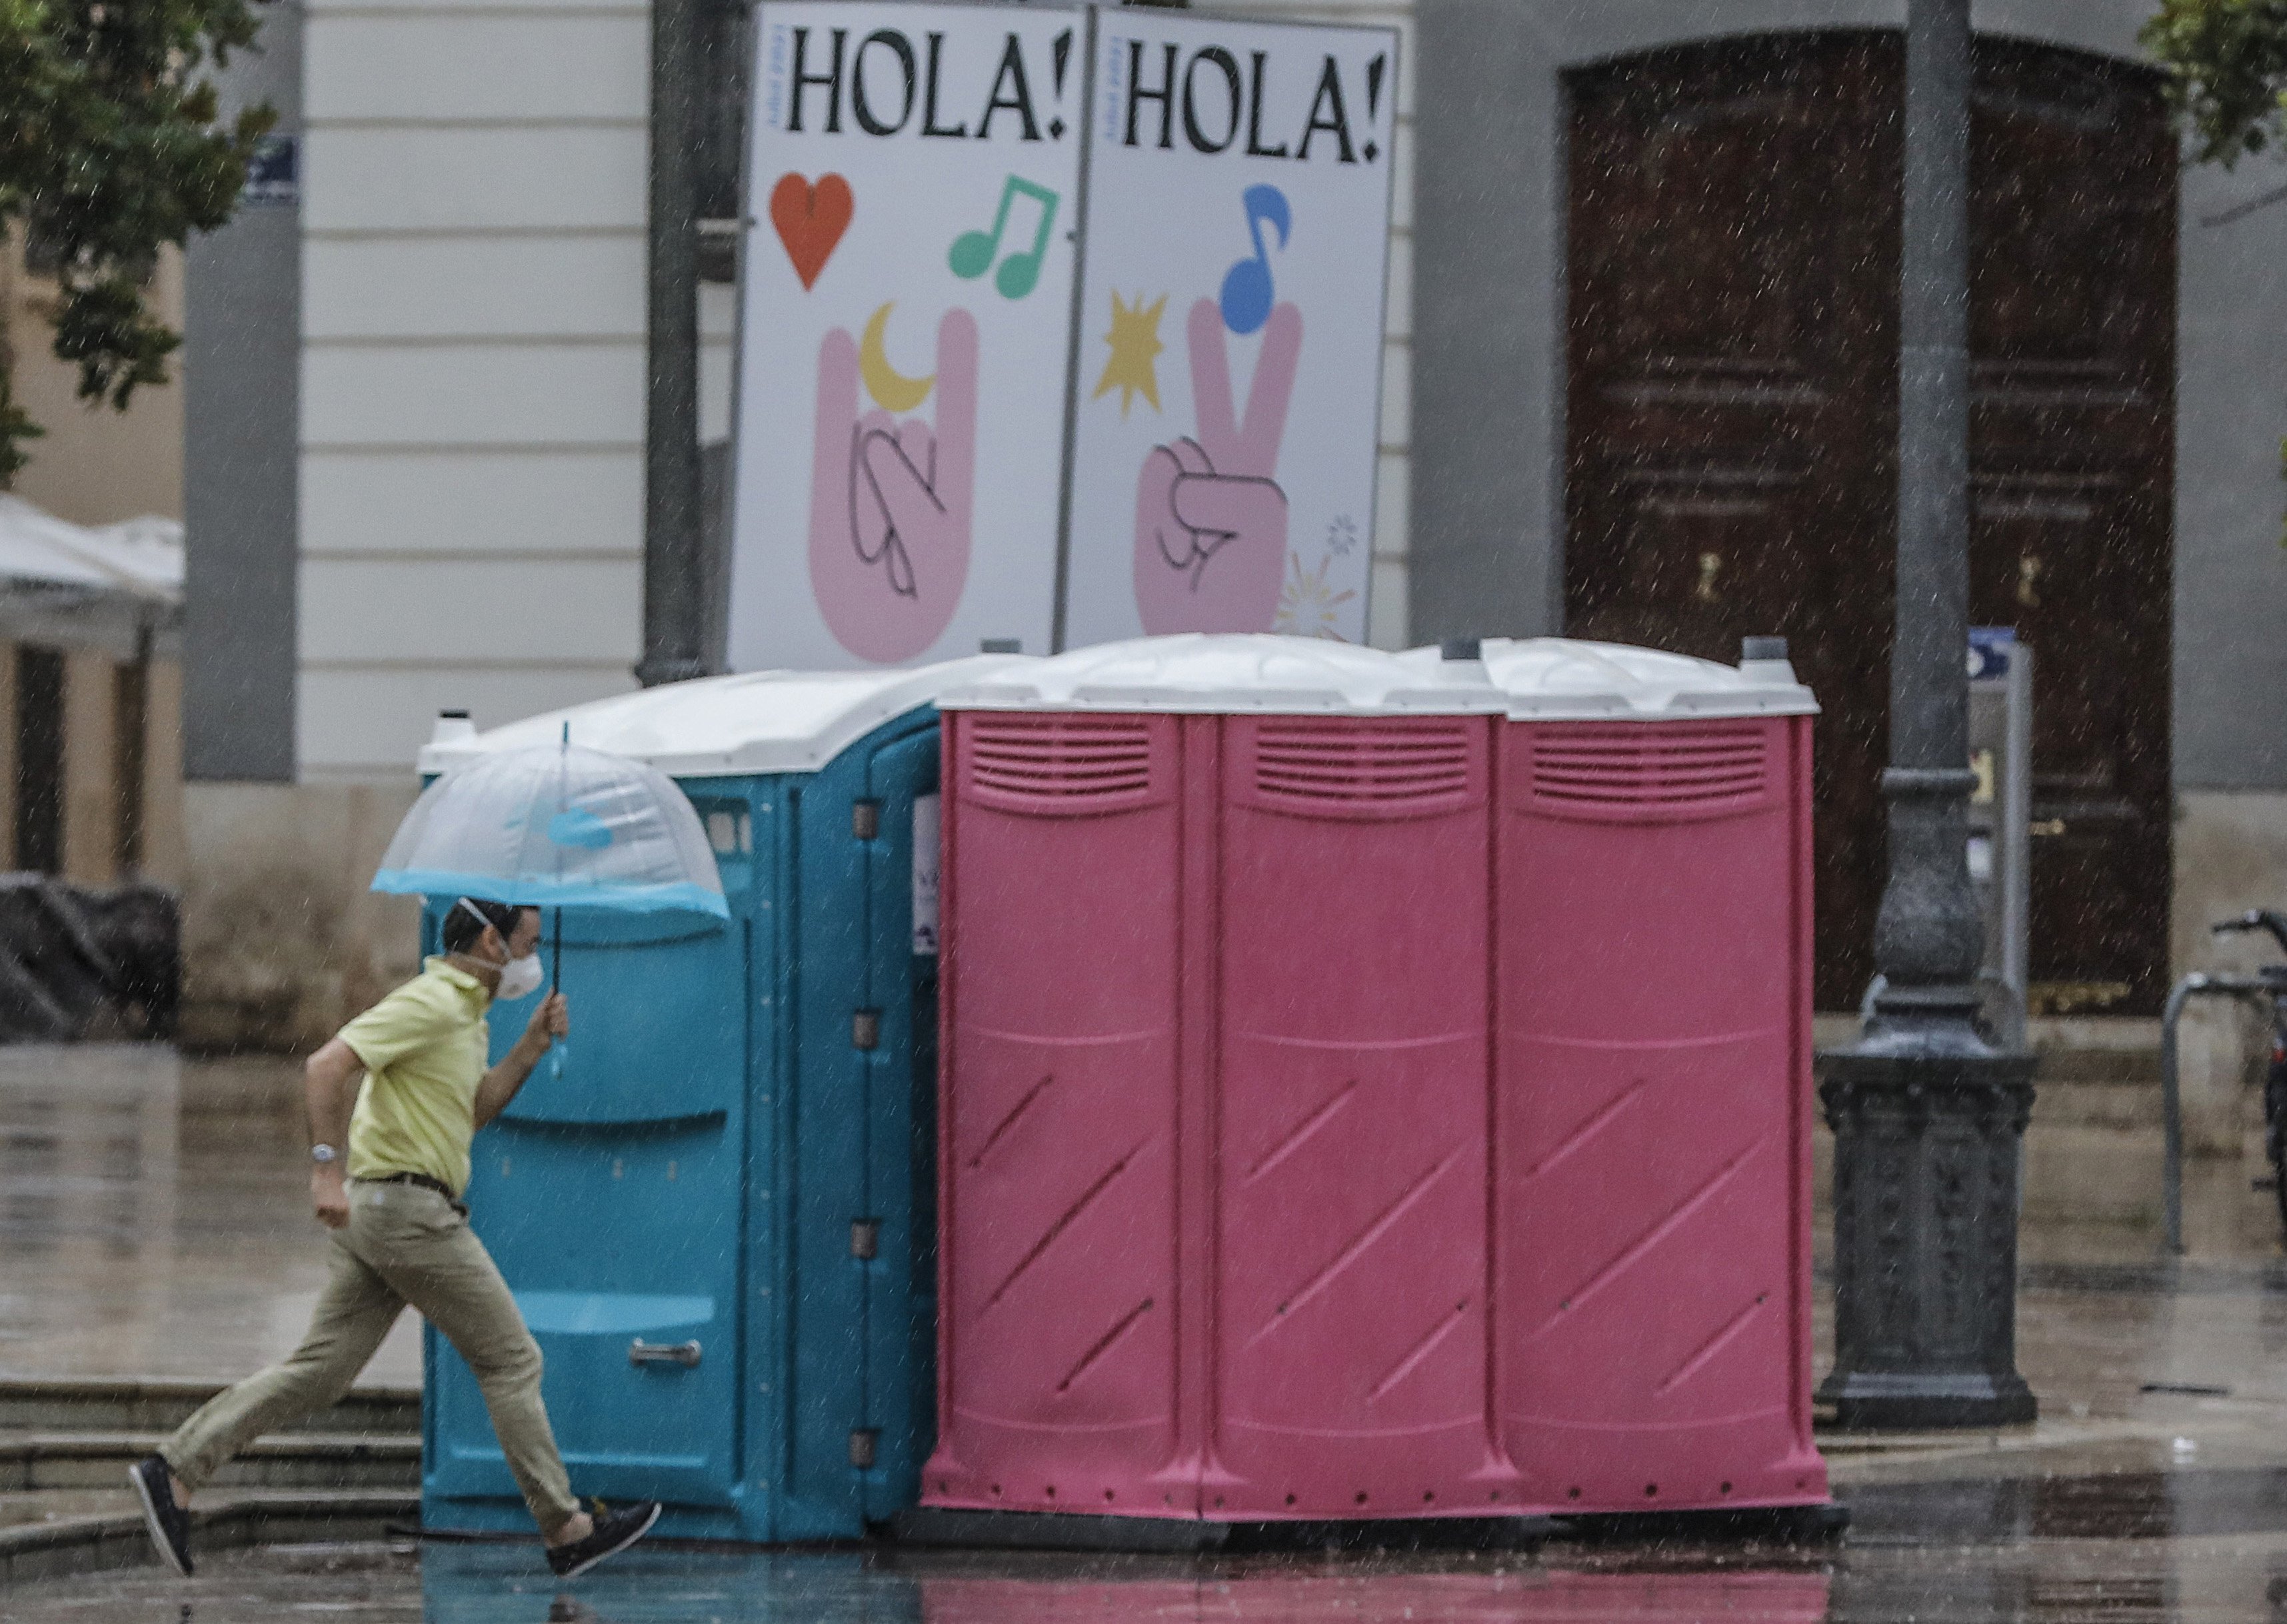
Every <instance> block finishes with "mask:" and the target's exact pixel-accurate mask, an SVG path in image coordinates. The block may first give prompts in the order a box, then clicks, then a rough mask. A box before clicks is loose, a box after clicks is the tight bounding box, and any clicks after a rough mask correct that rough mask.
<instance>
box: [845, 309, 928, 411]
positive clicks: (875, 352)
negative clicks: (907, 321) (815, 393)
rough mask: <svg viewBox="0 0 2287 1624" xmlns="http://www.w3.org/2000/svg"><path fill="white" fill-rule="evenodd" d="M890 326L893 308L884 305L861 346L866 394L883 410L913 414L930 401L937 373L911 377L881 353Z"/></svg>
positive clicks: (860, 369) (868, 326)
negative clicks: (922, 404)
mask: <svg viewBox="0 0 2287 1624" xmlns="http://www.w3.org/2000/svg"><path fill="white" fill-rule="evenodd" d="M889 326H890V306H889V305H887V304H884V305H883V306H882V308H881V309H879V310H877V311H874V315H873V319H871V320H869V321H867V323H866V336H865V338H864V340H863V341H862V342H861V343H859V346H858V375H859V377H861V378H863V379H865V380H866V392H867V394H869V395H871V396H873V397H874V400H875V401H876V402H877V403H878V404H879V405H880V406H881V408H882V410H883V411H885V412H910V411H912V410H913V409H914V407H915V406H919V405H921V403H922V401H924V400H926V399H928V398H929V392H930V385H931V384H933V383H935V382H937V374H935V373H931V374H930V375H929V376H928V377H926V378H908V377H906V375H905V374H903V373H901V372H899V371H898V369H897V368H896V367H892V366H890V358H889V357H888V356H886V355H884V354H883V353H882V334H883V333H884V332H885V331H887V330H888V328H889Z"/></svg>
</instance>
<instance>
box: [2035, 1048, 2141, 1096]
mask: <svg viewBox="0 0 2287 1624" xmlns="http://www.w3.org/2000/svg"><path fill="white" fill-rule="evenodd" d="M2035 1054H2036V1056H2037V1060H2036V1063H2035V1065H2034V1067H2033V1084H2034V1086H2035V1087H2037V1088H2038V1087H2054V1086H2057V1085H2060V1084H2065V1085H2069V1084H2087V1083H2127V1084H2137V1085H2139V1086H2141V1087H2145V1088H2151V1089H2155V1090H2156V1089H2157V1088H2158V1087H2159V1086H2160V1047H2159V1045H2157V1044H2155V1045H2152V1047H2151V1048H2149V1049H2067V1050H2057V1049H2050V1050H2036V1051H2035Z"/></svg>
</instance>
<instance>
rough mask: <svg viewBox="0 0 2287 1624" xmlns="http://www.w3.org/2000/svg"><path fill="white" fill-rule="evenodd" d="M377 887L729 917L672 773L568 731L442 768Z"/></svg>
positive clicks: (701, 836) (522, 903) (385, 861)
mask: <svg viewBox="0 0 2287 1624" xmlns="http://www.w3.org/2000/svg"><path fill="white" fill-rule="evenodd" d="M373 888H374V889H375V890H376V891H387V892H393V893H396V894H398V895H415V896H471V897H477V898H479V899H482V900H485V901H489V902H495V903H512V904H514V905H516V906H518V907H525V908H555V909H563V908H609V909H616V910H620V911H627V912H637V913H666V912H676V913H701V914H711V915H713V916H714V917H715V918H722V919H727V918H730V917H731V910H730V907H729V904H727V903H725V902H724V900H723V878H722V876H721V875H720V874H719V873H717V872H716V868H715V854H714V851H713V850H712V848H710V847H708V843H707V834H706V832H705V831H704V830H703V829H701V828H700V823H699V814H698V813H697V812H696V811H695V810H693V809H692V805H691V803H690V801H688V800H685V799H684V795H683V792H682V791H681V790H679V789H677V788H676V786H675V784H674V782H673V781H672V780H671V779H669V778H668V777H666V775H664V774H662V773H661V772H659V771H658V770H656V769H653V768H650V767H647V766H645V765H644V764H643V763H642V762H640V761H629V759H628V758H627V757H625V756H618V755H612V754H610V753H606V752H605V751H601V750H590V749H586V748H584V747H582V746H581V745H574V744H573V743H571V742H570V741H569V740H568V739H567V740H566V741H565V742H564V743H563V744H562V745H556V746H552V747H551V746H546V745H543V746H540V747H538V748H527V749H523V750H503V751H500V752H498V753H495V754H491V755H482V756H479V757H477V758H475V759H474V760H473V761H467V762H464V763H463V764H462V765H460V766H457V767H455V768H453V769H450V770H449V771H447V772H446V773H445V774H443V775H442V776H441V777H439V778H438V779H437V781H436V782H435V783H433V784H431V785H430V786H429V787H428V788H427V789H425V790H423V792H421V799H420V800H416V801H415V802H414V803H413V809H412V810H411V811H410V812H408V813H407V814H406V815H405V821H404V823H402V824H400V825H399V826H398V830H397V835H396V838H395V839H393V840H391V841H390V843H389V850H388V852H387V854H386V855H384V856H383V858H382V860H381V871H380V872H378V873H376V875H375V876H374V877H373ZM557 936H558V942H559V944H560V942H561V941H562V932H561V931H560V930H559V931H558V933H557Z"/></svg>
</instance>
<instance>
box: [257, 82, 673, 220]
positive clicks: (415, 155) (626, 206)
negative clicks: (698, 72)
mask: <svg viewBox="0 0 2287 1624" xmlns="http://www.w3.org/2000/svg"><path fill="white" fill-rule="evenodd" d="M316 113H317V110H316V109H315V108H313V110H312V114H313V118H314V117H315V116H316ZM645 150H646V148H645V140H644V132H643V130H641V128H639V127H637V128H629V129H624V130H621V129H579V128H565V127H554V128H546V129H536V130H535V129H516V128H512V127H511V128H505V129H463V130H434V129H422V128H417V127H412V126H408V127H404V128H400V129H394V130H389V129H380V130H376V129H372V128H355V129H347V130H328V129H324V128H321V127H320V128H313V129H312V130H310V131H309V133H308V134H307V135H306V136H305V138H304V139H303V151H304V154H305V159H306V162H307V165H308V174H307V177H306V178H305V181H304V184H303V191H302V225H303V229H304V231H305V232H318V233H325V232H336V231H423V230H455V229H460V230H465V229H470V228H474V227H490V228H495V229H499V228H508V229H511V230H526V229H539V230H547V229H551V228H556V229H562V228H574V229H576V228H581V227H590V226H629V227H633V228H634V229H636V230H637V231H640V230H642V229H643V225H644V196H645V190H644V189H645V166H646V163H647V159H646V157H645Z"/></svg>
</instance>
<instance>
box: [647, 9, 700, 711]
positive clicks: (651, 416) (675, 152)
mask: <svg viewBox="0 0 2287 1624" xmlns="http://www.w3.org/2000/svg"><path fill="white" fill-rule="evenodd" d="M702 4H704V0H654V3H653V6H652V8H651V209H650V230H649V250H650V252H649V259H650V265H649V277H648V297H647V299H646V304H647V307H648V308H647V312H646V315H647V319H646V321H645V335H646V348H647V350H648V357H647V367H646V371H645V394H644V569H643V583H644V594H643V659H642V661H641V663H640V664H638V665H637V666H636V676H637V679H638V680H639V681H641V682H643V684H644V685H645V687H647V688H648V687H651V686H653V684H656V683H660V682H678V681H680V680H682V679H683V678H685V677H694V676H704V675H706V674H707V671H708V658H707V652H706V650H705V649H704V647H703V646H702V645H703V643H704V642H705V637H706V603H705V590H706V587H705V569H706V554H705V550H704V549H705V531H704V524H705V517H704V515H703V513H702V511H701V508H702V506H703V503H702V501H701V496H700V493H701V477H702V476H701V470H700V453H699V185H700V180H699V165H700V158H699V141H700V116H701V115H700V103H701V98H702V96H703V95H704V92H705V84H706V73H705V69H706V54H705V53H706V38H705V33H704V18H703V16H702V13H701V10H700V8H701V6H702Z"/></svg>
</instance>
